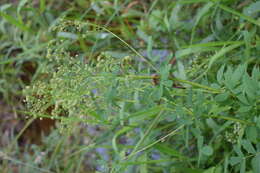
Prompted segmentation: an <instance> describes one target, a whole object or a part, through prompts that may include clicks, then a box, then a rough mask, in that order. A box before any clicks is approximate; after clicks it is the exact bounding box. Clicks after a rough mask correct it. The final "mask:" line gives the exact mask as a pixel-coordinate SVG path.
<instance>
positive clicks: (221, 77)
mask: <svg viewBox="0 0 260 173" xmlns="http://www.w3.org/2000/svg"><path fill="white" fill-rule="evenodd" d="M224 70H225V64H224V65H222V66H221V67H220V69H219V70H218V72H217V81H218V83H219V84H222V81H223V74H224Z"/></svg>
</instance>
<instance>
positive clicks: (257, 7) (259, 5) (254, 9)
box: [243, 1, 260, 17]
mask: <svg viewBox="0 0 260 173" xmlns="http://www.w3.org/2000/svg"><path fill="white" fill-rule="evenodd" d="M258 12H260V1H258V2H255V3H251V4H250V5H249V6H248V7H246V8H244V10H243V13H244V14H245V15H246V16H251V17H254V16H257V13H258Z"/></svg>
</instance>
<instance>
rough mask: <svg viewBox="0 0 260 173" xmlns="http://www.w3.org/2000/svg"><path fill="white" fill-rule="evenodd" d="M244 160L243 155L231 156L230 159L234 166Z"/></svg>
mask: <svg viewBox="0 0 260 173" xmlns="http://www.w3.org/2000/svg"><path fill="white" fill-rule="evenodd" d="M242 160H243V158H241V157H231V158H230V160H229V163H230V164H231V166H234V165H236V164H238V163H240V162H241V161H242Z"/></svg>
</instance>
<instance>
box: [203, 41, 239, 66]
mask: <svg viewBox="0 0 260 173" xmlns="http://www.w3.org/2000/svg"><path fill="white" fill-rule="evenodd" d="M241 45H242V43H238V44H233V45H230V46H227V47H224V48H222V49H221V50H220V51H218V52H217V53H216V54H215V55H213V56H212V57H211V58H210V61H209V64H208V68H207V71H208V70H209V69H210V68H211V66H212V65H213V63H214V62H215V61H217V60H218V59H219V58H221V57H222V56H224V55H225V54H226V53H228V52H230V51H232V50H234V49H236V48H238V47H239V46H241Z"/></svg>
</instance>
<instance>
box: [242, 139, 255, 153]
mask: <svg viewBox="0 0 260 173" xmlns="http://www.w3.org/2000/svg"><path fill="white" fill-rule="evenodd" d="M241 143H242V146H243V147H244V149H245V150H246V151H247V152H248V153H251V154H254V153H256V151H255V148H254V147H253V145H252V144H251V142H249V141H248V140H242V142H241Z"/></svg>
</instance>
